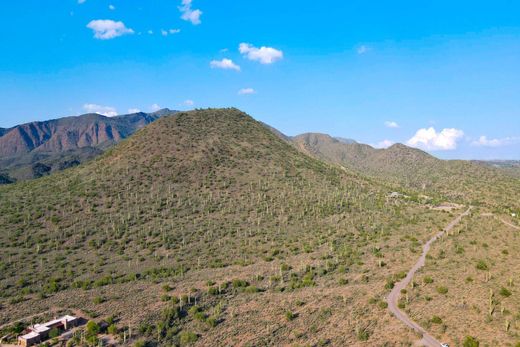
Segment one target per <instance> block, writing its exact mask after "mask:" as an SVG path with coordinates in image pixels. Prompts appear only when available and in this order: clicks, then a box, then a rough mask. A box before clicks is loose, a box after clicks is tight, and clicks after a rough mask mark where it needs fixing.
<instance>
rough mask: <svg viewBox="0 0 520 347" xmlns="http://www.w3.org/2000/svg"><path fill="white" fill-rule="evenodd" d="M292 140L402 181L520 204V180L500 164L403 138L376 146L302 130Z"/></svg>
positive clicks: (452, 194)
mask: <svg viewBox="0 0 520 347" xmlns="http://www.w3.org/2000/svg"><path fill="white" fill-rule="evenodd" d="M292 142H293V143H294V144H295V146H296V147H297V148H298V149H300V150H301V151H303V152H305V153H309V154H311V155H313V156H315V157H318V158H320V159H322V160H326V161H328V162H331V163H335V164H339V165H342V166H344V167H347V168H349V169H352V170H355V171H357V172H360V173H363V174H366V175H368V176H372V177H375V178H377V179H380V180H383V181H386V182H390V183H393V184H395V185H397V186H400V187H404V188H407V189H413V190H416V191H420V192H424V193H425V194H428V195H434V196H439V197H444V198H448V199H452V200H458V201H464V202H466V203H473V204H477V205H479V204H490V205H492V206H498V207H501V208H505V209H513V210H518V209H519V208H520V204H519V202H518V199H517V198H516V197H518V196H520V181H519V180H518V179H515V178H513V177H508V175H505V174H504V173H503V172H501V171H500V170H498V169H495V168H491V167H486V166H483V165H478V164H475V163H472V162H468V161H461V160H440V159H437V158H435V157H433V156H431V155H429V154H428V153H426V152H424V151H421V150H419V149H415V148H411V147H408V146H405V145H402V144H395V145H393V146H391V147H389V148H387V149H375V148H372V147H370V146H368V145H364V144H358V143H350V144H347V143H342V142H341V141H339V140H337V139H335V138H332V137H330V136H328V135H323V134H303V135H299V136H296V137H293V138H292Z"/></svg>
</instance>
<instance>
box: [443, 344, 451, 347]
mask: <svg viewBox="0 0 520 347" xmlns="http://www.w3.org/2000/svg"><path fill="white" fill-rule="evenodd" d="M441 347H450V345H448V344H447V343H441Z"/></svg>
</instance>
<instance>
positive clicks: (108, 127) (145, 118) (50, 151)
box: [0, 109, 175, 180]
mask: <svg viewBox="0 0 520 347" xmlns="http://www.w3.org/2000/svg"><path fill="white" fill-rule="evenodd" d="M172 113H175V112H174V111H170V110H168V109H165V110H160V111H158V112H155V113H142V112H139V113H135V114H129V115H122V116H117V117H105V116H102V115H99V114H85V115H82V116H77V117H65V118H59V119H54V120H49V121H43V122H32V123H27V124H22V125H18V126H15V127H13V128H10V129H0V172H4V173H6V174H8V175H9V176H10V177H13V178H16V179H18V180H23V179H31V178H38V177H41V176H43V175H46V174H48V173H50V172H51V171H59V170H62V169H63V168H67V167H69V166H71V165H74V164H76V163H81V162H84V161H86V160H89V159H91V158H93V157H95V156H97V155H99V154H101V153H102V152H103V149H105V148H108V147H109V146H111V145H113V144H115V143H118V142H120V141H121V140H123V139H125V138H127V137H128V136H130V135H132V134H133V133H134V132H135V131H137V130H138V129H141V128H143V127H144V126H146V125H148V124H150V123H151V122H153V121H155V120H157V119H158V118H160V117H161V116H162V115H165V114H172Z"/></svg>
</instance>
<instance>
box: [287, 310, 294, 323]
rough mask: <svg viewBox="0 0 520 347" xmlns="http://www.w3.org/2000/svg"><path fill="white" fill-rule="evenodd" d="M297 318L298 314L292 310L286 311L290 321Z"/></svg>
mask: <svg viewBox="0 0 520 347" xmlns="http://www.w3.org/2000/svg"><path fill="white" fill-rule="evenodd" d="M295 318H296V314H294V313H293V312H291V311H287V312H285V319H287V320H288V321H292V320H294V319H295Z"/></svg>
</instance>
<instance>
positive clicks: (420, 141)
mask: <svg viewBox="0 0 520 347" xmlns="http://www.w3.org/2000/svg"><path fill="white" fill-rule="evenodd" d="M463 136H464V132H463V131H462V130H459V129H455V128H447V129H442V131H440V132H437V131H436V130H435V128H433V127H430V128H428V129H426V128H422V129H419V130H417V132H416V133H415V135H414V136H413V137H412V138H411V139H410V140H408V142H407V144H408V145H409V146H411V147H416V148H421V149H425V150H432V151H448V150H454V149H457V142H458V141H459V140H460V139H461V138H462V137H463Z"/></svg>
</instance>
